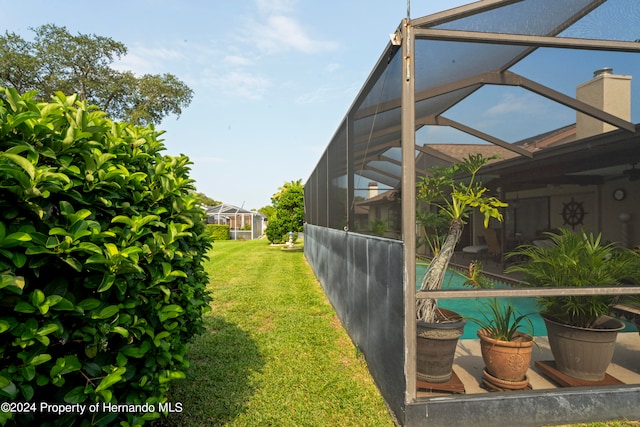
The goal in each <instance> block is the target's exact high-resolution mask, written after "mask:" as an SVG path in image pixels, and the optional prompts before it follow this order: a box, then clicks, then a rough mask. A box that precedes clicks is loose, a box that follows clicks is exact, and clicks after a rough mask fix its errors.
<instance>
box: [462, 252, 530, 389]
mask: <svg viewBox="0 0 640 427" xmlns="http://www.w3.org/2000/svg"><path fill="white" fill-rule="evenodd" d="M460 274H461V275H462V276H463V277H464V278H465V279H466V280H465V283H464V284H465V285H467V286H472V287H475V288H485V289H486V288H493V282H491V281H490V280H488V279H487V277H486V276H485V275H484V273H483V271H482V264H481V263H480V262H478V261H473V262H471V263H470V264H469V268H468V270H467V271H466V272H465V273H460ZM479 305H480V307H479V308H480V310H479V312H480V313H481V317H468V318H467V320H470V321H471V322H473V323H475V324H476V325H478V326H479V327H480V329H479V330H478V331H477V335H478V339H479V340H480V350H481V353H482V360H483V361H484V364H485V369H484V371H483V382H484V383H485V385H486V386H488V387H489V388H491V389H494V390H521V389H525V388H527V387H528V385H529V378H528V377H527V371H528V370H529V366H530V364H531V353H532V350H533V345H534V344H535V341H534V339H533V323H531V320H530V319H529V315H528V314H519V313H518V312H517V311H516V309H515V308H514V307H513V305H512V304H510V303H509V300H507V299H505V300H503V301H502V302H501V301H500V300H498V299H497V298H490V299H483V300H481V301H480V302H479ZM523 329H526V331H527V332H525V331H524V330H523Z"/></svg>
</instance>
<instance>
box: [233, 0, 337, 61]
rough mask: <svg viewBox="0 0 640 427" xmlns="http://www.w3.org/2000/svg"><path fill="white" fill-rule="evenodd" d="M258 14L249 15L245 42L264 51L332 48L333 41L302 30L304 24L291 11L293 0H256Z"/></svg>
mask: <svg viewBox="0 0 640 427" xmlns="http://www.w3.org/2000/svg"><path fill="white" fill-rule="evenodd" d="M256 5H257V9H258V10H259V11H260V12H261V13H260V15H261V16H260V18H259V19H258V20H256V19H248V25H247V28H246V32H245V33H246V34H247V38H246V39H245V40H244V41H245V42H247V43H249V44H252V45H254V46H256V47H258V48H259V49H260V50H261V51H264V52H266V53H270V54H273V53H279V52H283V51H287V50H291V49H292V50H296V51H299V52H302V53H307V54H313V53H319V52H326V51H331V50H335V49H336V48H337V44H336V43H334V42H332V41H325V40H316V39H314V38H313V37H312V36H311V35H309V34H308V33H307V31H306V30H305V28H304V27H305V26H304V25H302V24H301V23H300V22H298V21H297V20H296V19H295V18H294V17H293V15H292V11H293V9H294V7H293V6H294V5H295V1H293V0H276V1H269V0H256Z"/></svg>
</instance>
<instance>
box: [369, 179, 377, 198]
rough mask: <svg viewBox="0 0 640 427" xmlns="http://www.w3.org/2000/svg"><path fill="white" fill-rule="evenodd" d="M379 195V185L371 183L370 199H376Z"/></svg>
mask: <svg viewBox="0 0 640 427" xmlns="http://www.w3.org/2000/svg"><path fill="white" fill-rule="evenodd" d="M377 195H378V183H377V182H370V183H369V198H370V199H371V198H372V197H376V196H377Z"/></svg>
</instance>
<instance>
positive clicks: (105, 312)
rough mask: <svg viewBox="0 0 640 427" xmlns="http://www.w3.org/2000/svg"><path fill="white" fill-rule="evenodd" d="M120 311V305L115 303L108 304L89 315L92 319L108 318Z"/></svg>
mask: <svg viewBox="0 0 640 427" xmlns="http://www.w3.org/2000/svg"><path fill="white" fill-rule="evenodd" d="M119 311H120V307H118V306H117V305H110V306H108V307H105V308H103V309H102V310H100V311H99V312H98V313H96V314H93V315H92V316H91V318H92V319H108V318H109V317H113V316H115V315H116V314H118V312H119Z"/></svg>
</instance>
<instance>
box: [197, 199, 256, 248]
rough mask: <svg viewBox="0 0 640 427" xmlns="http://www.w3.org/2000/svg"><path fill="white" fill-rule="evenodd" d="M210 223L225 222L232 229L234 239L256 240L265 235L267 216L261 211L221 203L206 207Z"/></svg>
mask: <svg viewBox="0 0 640 427" xmlns="http://www.w3.org/2000/svg"><path fill="white" fill-rule="evenodd" d="M206 212H207V223H208V224H225V225H228V226H229V228H230V231H231V239H232V240H242V239H244V240H254V239H259V238H260V237H262V236H263V235H264V231H265V229H266V227H267V217H266V216H264V215H263V214H261V213H260V212H255V211H249V210H246V209H243V208H240V207H238V206H233V205H228V204H225V203H223V204H221V205H217V206H212V207H209V208H207V209H206Z"/></svg>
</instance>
